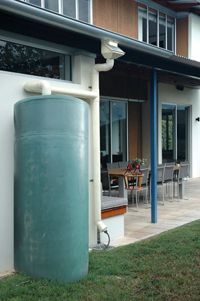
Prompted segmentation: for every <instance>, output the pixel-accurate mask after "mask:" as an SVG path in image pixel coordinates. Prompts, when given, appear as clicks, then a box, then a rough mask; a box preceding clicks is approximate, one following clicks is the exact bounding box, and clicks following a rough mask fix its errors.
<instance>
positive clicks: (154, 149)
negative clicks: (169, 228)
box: [150, 69, 157, 223]
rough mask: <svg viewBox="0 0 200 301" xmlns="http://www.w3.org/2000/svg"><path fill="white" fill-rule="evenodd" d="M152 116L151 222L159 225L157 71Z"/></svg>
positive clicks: (152, 92) (153, 87) (152, 87)
mask: <svg viewBox="0 0 200 301" xmlns="http://www.w3.org/2000/svg"><path fill="white" fill-rule="evenodd" d="M150 116H151V126H150V129H151V135H150V136H151V222H152V223H157V71H156V70H155V69H153V70H152V74H151V90H150Z"/></svg>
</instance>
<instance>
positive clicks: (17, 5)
mask: <svg viewBox="0 0 200 301" xmlns="http://www.w3.org/2000/svg"><path fill="white" fill-rule="evenodd" d="M0 10H3V11H4V12H8V13H13V14H15V15H20V16H23V17H26V18H29V19H32V20H36V21H38V22H40V23H46V24H48V25H52V26H55V27H59V28H63V29H66V30H70V31H74V32H77V33H80V34H83V35H87V36H90V37H92V38H94V39H99V40H108V39H109V40H115V41H116V42H118V43H119V45H121V46H122V47H123V46H124V47H127V48H131V49H137V50H140V51H143V52H146V53H151V54H154V55H157V56H159V57H170V56H172V55H173V53H172V52H170V51H168V50H165V49H160V48H157V47H156V46H152V45H148V44H144V43H143V42H140V41H138V40H135V39H133V38H129V37H126V36H123V35H121V34H118V33H114V32H112V31H109V30H106V29H102V28H99V27H97V26H95V25H91V24H88V23H85V22H81V21H79V20H75V19H72V18H69V17H67V16H63V15H60V14H57V13H55V12H52V11H48V10H46V9H42V8H40V7H36V6H33V5H31V4H29V3H25V2H21V1H16V0H14V1H13V0H1V1H0Z"/></svg>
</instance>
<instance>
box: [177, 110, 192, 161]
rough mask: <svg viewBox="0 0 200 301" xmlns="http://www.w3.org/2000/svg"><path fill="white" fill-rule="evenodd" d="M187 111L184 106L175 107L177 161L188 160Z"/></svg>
mask: <svg viewBox="0 0 200 301" xmlns="http://www.w3.org/2000/svg"><path fill="white" fill-rule="evenodd" d="M188 111H189V108H188V107H185V106H178V107H177V160H178V161H187V160H188Z"/></svg>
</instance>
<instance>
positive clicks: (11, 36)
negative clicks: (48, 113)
mask: <svg viewBox="0 0 200 301" xmlns="http://www.w3.org/2000/svg"><path fill="white" fill-rule="evenodd" d="M0 40H4V41H6V42H11V43H16V44H21V45H24V46H28V47H33V48H37V49H41V50H47V51H52V52H55V53H58V54H62V55H64V56H65V66H64V67H65V72H64V79H57V78H50V77H42V76H39V75H31V74H25V73H16V72H12V71H4V70H0V72H11V73H16V74H24V75H26V76H35V77H39V78H42V79H48V80H54V81H55V80H56V81H63V82H69V83H72V82H73V61H74V60H73V55H74V51H75V50H74V49H73V48H69V47H67V46H63V45H58V44H55V43H53V42H47V41H43V40H40V39H36V38H31V39H30V37H29V38H27V39H26V36H23V35H21V34H15V33H11V32H7V31H4V30H0ZM66 56H70V66H69V68H70V69H69V73H70V80H69V79H66V74H67V60H66Z"/></svg>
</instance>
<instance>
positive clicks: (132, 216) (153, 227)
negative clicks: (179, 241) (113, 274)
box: [112, 178, 200, 246]
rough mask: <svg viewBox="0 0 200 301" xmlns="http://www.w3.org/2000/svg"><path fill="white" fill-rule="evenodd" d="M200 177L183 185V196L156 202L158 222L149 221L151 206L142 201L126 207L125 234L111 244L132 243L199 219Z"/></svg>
mask: <svg viewBox="0 0 200 301" xmlns="http://www.w3.org/2000/svg"><path fill="white" fill-rule="evenodd" d="M199 195H200V178H196V179H190V180H189V181H187V183H186V185H185V198H184V199H181V200H180V201H178V200H177V199H174V200H173V201H172V202H171V200H170V199H166V201H165V204H164V206H163V205H161V203H159V202H158V207H157V209H158V222H157V223H156V224H154V223H151V208H150V206H148V207H147V206H145V205H144V203H143V202H141V203H140V204H139V207H138V208H137V209H136V207H135V205H133V206H129V207H128V212H127V213H126V214H125V236H124V237H123V238H119V239H117V240H115V241H113V242H112V246H122V245H126V244H130V243H134V242H137V241H140V240H143V239H146V238H149V237H152V236H154V235H157V234H160V233H162V232H165V231H168V230H170V229H174V228H176V227H179V226H182V225H184V224H187V223H190V222H192V221H195V220H198V219H200V200H199Z"/></svg>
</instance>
